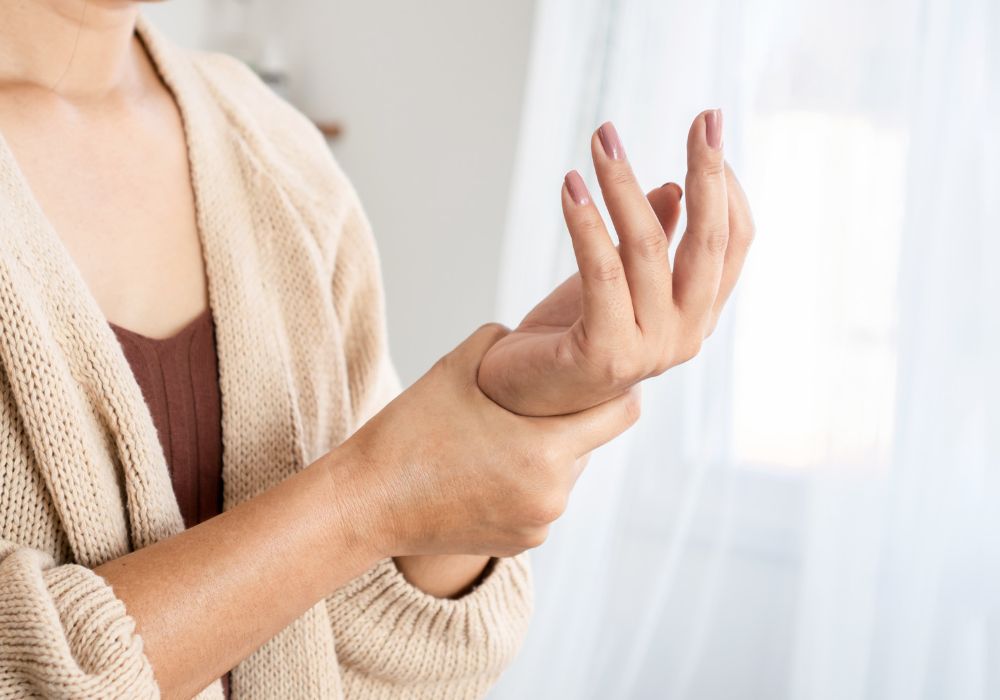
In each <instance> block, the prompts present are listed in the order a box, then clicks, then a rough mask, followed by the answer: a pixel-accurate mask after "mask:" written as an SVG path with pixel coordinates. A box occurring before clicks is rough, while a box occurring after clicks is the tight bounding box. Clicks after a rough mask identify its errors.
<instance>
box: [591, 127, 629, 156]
mask: <svg viewBox="0 0 1000 700" xmlns="http://www.w3.org/2000/svg"><path fill="white" fill-rule="evenodd" d="M597 135H598V137H599V138H600V139H601V145H602V146H604V152H605V153H607V154H608V158H611V159H612V160H622V159H623V158H624V157H625V149H624V148H622V140H621V139H620V138H618V130H617V129H615V125H614V124H612V123H611V122H604V123H603V124H601V128H599V129H598V130H597Z"/></svg>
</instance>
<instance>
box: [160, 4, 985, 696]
mask: <svg viewBox="0 0 1000 700" xmlns="http://www.w3.org/2000/svg"><path fill="white" fill-rule="evenodd" d="M147 14H148V16H149V17H150V18H151V19H152V20H153V21H154V23H155V24H157V25H159V26H160V27H161V28H163V29H164V30H165V31H166V32H167V33H168V34H169V35H171V36H173V37H174V38H175V40H177V41H178V42H180V43H184V44H188V45H191V46H198V47H205V48H212V49H219V50H225V51H229V52H231V53H234V54H235V55H237V56H239V57H240V58H242V59H244V60H246V61H247V62H248V63H250V64H251V65H252V66H253V67H254V68H255V69H256V70H258V72H259V73H261V75H262V76H263V77H265V78H266V79H267V80H268V81H269V82H270V83H271V84H272V86H273V87H274V88H275V89H276V90H277V91H279V92H280V93H282V94H283V95H285V96H286V97H288V99H290V100H291V101H292V102H293V103H294V104H296V105H297V106H298V107H299V108H300V109H302V110H303V111H304V112H305V113H306V114H307V115H309V116H310V117H311V118H313V120H314V121H316V122H317V124H318V125H319V126H320V127H321V128H323V129H324V131H326V132H327V133H328V134H329V135H330V136H331V139H330V146H331V148H332V149H333V152H334V154H335V156H336V157H337V159H338V160H339V162H340V164H341V165H342V167H343V168H344V169H345V170H346V172H347V173H348V175H349V176H350V177H351V178H352V180H353V182H354V183H355V186H356V187H357V189H358V190H359V192H360V194H361V197H362V200H363V202H364V203H365V205H366V209H367V211H368V214H369V217H370V218H371V220H372V223H373V226H374V229H375V234H376V238H377V239H378V243H379V247H380V250H381V254H382V258H383V267H384V274H385V279H386V293H387V302H388V315H389V327H390V337H391V344H392V349H393V354H394V357H395V361H396V364H397V366H398V368H399V370H400V374H401V375H402V378H403V380H404V382H409V381H412V380H413V379H415V378H416V377H417V376H419V374H420V373H421V372H422V371H423V370H424V369H425V368H426V367H428V366H429V365H430V364H431V363H432V362H433V361H434V360H435V359H436V358H437V357H439V356H440V355H441V354H443V353H444V352H446V351H447V350H448V349H450V348H451V347H452V346H453V345H454V344H455V343H457V342H458V341H459V340H460V339H461V338H463V337H465V336H466V335H467V334H468V333H469V332H470V331H471V329H473V328H474V327H475V326H477V325H479V324H480V323H482V322H484V321H486V320H491V319H498V320H501V321H503V322H505V323H507V324H509V325H513V324H516V323H517V321H518V320H519V318H520V317H521V316H522V315H523V314H524V313H525V312H526V311H527V310H528V309H529V308H530V307H531V306H532V305H533V304H534V303H535V302H536V301H538V300H539V299H541V298H542V297H543V296H544V295H545V294H546V293H547V292H548V291H549V290H550V289H551V288H552V287H553V286H554V285H555V284H556V283H557V282H559V281H560V280H561V279H563V278H564V277H565V276H566V275H568V274H569V273H570V272H572V270H573V258H572V250H571V247H570V242H569V238H568V235H567V234H566V233H565V230H564V227H563V224H562V221H561V212H560V207H559V188H560V185H561V181H562V176H563V174H564V173H565V171H566V170H568V169H570V168H578V169H580V171H581V173H583V174H584V176H585V178H586V179H587V181H588V185H589V186H591V187H592V189H593V190H595V191H596V183H595V181H594V178H593V172H592V167H591V166H590V164H589V162H588V160H589V137H590V133H591V132H592V130H593V129H594V128H596V127H597V126H598V125H599V124H600V123H601V122H602V121H604V120H605V119H612V120H614V121H615V123H616V125H617V126H618V129H619V131H620V132H621V134H622V137H623V140H624V142H625V147H626V150H627V152H628V153H629V156H630V158H631V160H632V163H633V166H634V168H635V169H636V171H637V173H638V175H639V177H640V179H641V181H642V182H643V183H645V185H646V186H647V188H652V187H655V186H658V185H660V184H662V183H663V182H666V181H667V180H675V181H678V182H682V183H683V177H684V162H685V161H684V143H685V136H686V133H687V129H688V125H689V123H690V121H691V119H692V118H693V117H694V115H695V114H697V113H698V112H699V111H700V110H702V109H704V108H707V107H721V108H722V109H723V112H724V114H725V141H726V153H727V157H728V159H729V160H730V162H731V163H732V164H733V166H734V167H735V169H736V171H737V173H738V174H739V175H740V177H741V180H742V181H743V184H744V187H745V189H746V190H747V193H748V195H749V197H750V201H751V204H752V206H753V208H754V213H755V217H756V221H757V228H758V238H757V242H756V243H755V245H754V249H753V251H752V252H751V257H750V260H749V262H748V266H747V269H746V272H745V274H744V278H743V280H742V281H741V283H740V287H739V290H738V293H737V295H736V296H735V298H734V299H733V301H732V302H731V303H730V306H729V308H728V309H727V311H726V313H725V314H724V315H723V319H722V322H721V323H720V326H719V328H718V330H717V331H716V333H715V334H714V335H713V337H712V338H711V339H710V341H709V342H708V343H706V346H705V349H704V350H703V352H702V354H701V355H700V356H699V357H698V358H696V359H695V360H694V361H692V362H690V363H687V364H685V365H683V366H682V367H679V368H676V369H674V370H671V371H670V372H669V373H667V375H665V376H663V377H661V378H659V379H657V380H654V381H652V382H649V383H648V384H647V386H646V387H645V391H644V412H643V417H642V419H641V421H640V423H639V425H638V426H637V427H636V428H635V429H634V430H632V431H631V432H630V433H629V434H627V435H626V436H625V437H624V438H622V439H620V440H618V441H616V442H614V443H612V444H611V445H609V446H607V447H606V448H604V449H602V450H601V451H600V452H599V453H598V454H597V455H595V457H594V459H593V460H592V461H591V464H590V466H589V468H588V470H587V472H586V474H585V475H584V476H583V477H582V478H581V480H580V481H579V483H578V486H577V489H576V491H575V492H574V495H573V499H572V501H571V503H570V507H569V510H568V512H567V514H566V515H565V516H564V518H563V519H561V520H560V521H559V522H558V523H557V524H556V526H555V527H554V528H553V530H552V535H551V537H550V539H549V541H548V542H547V543H546V544H545V545H543V546H542V547H541V548H539V549H538V550H536V551H535V552H534V553H533V562H534V565H535V576H536V588H537V602H536V616H535V619H534V621H533V623H532V627H531V630H530V632H529V636H528V640H527V643H526V645H525V648H524V650H523V651H522V653H521V655H520V656H519V658H518V659H517V661H516V662H515V664H514V666H513V667H512V668H511V669H510V670H509V672H508V673H507V674H506V675H505V676H504V678H503V679H502V680H501V683H500V685H499V686H498V687H497V688H496V690H495V691H494V692H493V694H492V695H491V697H492V698H495V699H497V700H513V699H515V698H517V699H520V698H570V699H575V698H587V699H590V698H595V699H596V698H694V699H696V700H716V699H718V700H722V699H730V698H808V699H820V700H826V699H830V700H834V699H836V700H851V699H855V698H857V699H862V698H865V699H868V698H871V699H879V700H883V699H886V700H897V699H898V700H912V699H920V698H923V699H934V700H938V699H941V700H944V699H948V700H951V699H969V700H986V699H987V698H997V697H1000V471H998V470H1000V310H998V302H1000V275H998V262H1000V134H998V128H997V124H998V123H1000V120H998V118H997V116H996V115H997V114H998V113H1000V4H998V3H997V2H996V1H995V0H839V1H838V2H830V1H829V0H823V1H820V0H705V1H704V2H697V3H692V2H682V1H681V0H509V1H508V2H505V3H482V2H457V1H453V0H442V1H439V2H434V3H407V2H402V1H400V0H396V1H389V0H369V1H368V2H364V3H361V2H354V3H349V2H339V1H330V0H324V1H323V2H320V1H319V0H286V2H283V3H280V4H279V3H264V2H260V1H257V2H254V1H252V0H246V1H245V2H237V1H236V0H200V1H199V0H172V1H171V2H169V3H162V4H158V5H151V6H150V7H149V8H148V9H147ZM681 226H682V227H683V220H682V222H681Z"/></svg>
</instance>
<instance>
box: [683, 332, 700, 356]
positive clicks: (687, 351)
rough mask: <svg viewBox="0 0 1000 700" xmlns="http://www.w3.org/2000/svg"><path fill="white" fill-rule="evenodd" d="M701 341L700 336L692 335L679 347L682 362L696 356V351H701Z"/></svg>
mask: <svg viewBox="0 0 1000 700" xmlns="http://www.w3.org/2000/svg"><path fill="white" fill-rule="evenodd" d="M701 341H702V338H701V337H699V336H693V337H692V338H691V340H689V341H687V343H685V344H684V347H683V348H682V349H681V357H682V358H683V361H684V362H688V361H689V360H693V359H694V358H695V357H697V356H698V353H700V352H701Z"/></svg>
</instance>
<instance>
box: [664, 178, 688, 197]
mask: <svg viewBox="0 0 1000 700" xmlns="http://www.w3.org/2000/svg"><path fill="white" fill-rule="evenodd" d="M660 187H669V188H670V189H672V190H674V191H676V192H677V199H680V198H681V197H683V196H684V190H682V189H681V186H680V185H678V184H677V183H676V182H665V183H664V184H662V185H660Z"/></svg>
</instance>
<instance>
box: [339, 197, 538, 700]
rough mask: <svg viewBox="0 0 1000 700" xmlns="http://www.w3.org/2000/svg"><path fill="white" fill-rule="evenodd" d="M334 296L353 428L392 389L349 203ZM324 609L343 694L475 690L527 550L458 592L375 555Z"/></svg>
mask: <svg viewBox="0 0 1000 700" xmlns="http://www.w3.org/2000/svg"><path fill="white" fill-rule="evenodd" d="M334 298H335V299H336V303H337V305H338V317H339V318H340V319H341V322H342V324H343V334H344V348H345V358H346V365H347V369H348V381H349V385H350V386H349V390H350V395H351V400H352V406H353V409H354V410H353V414H354V415H353V418H354V420H353V423H354V427H355V428H357V427H358V426H360V425H362V424H363V423H364V422H365V421H367V420H368V419H369V418H370V417H371V416H372V415H373V414H375V413H376V412H377V411H379V410H380V409H381V408H382V407H383V406H384V405H385V404H386V403H388V402H389V401H391V400H392V399H393V398H394V397H395V396H396V394H398V393H399V388H400V387H399V381H398V379H397V376H396V372H395V370H394V368H393V365H392V362H391V360H390V358H389V351H388V345H387V342H386V332H385V315H384V312H383V292H382V279H381V272H380V266H379V260H378V254H377V251H376V247H375V242H374V239H373V237H372V235H371V229H370V226H369V224H368V221H367V219H366V217H365V215H364V213H363V211H362V210H361V208H360V205H358V204H357V203H355V206H354V207H353V208H352V211H351V213H350V214H349V215H348V216H346V217H345V219H344V225H343V229H342V231H341V233H340V236H339V245H338V249H337V251H336V268H335V272H334ZM327 608H328V611H329V614H330V619H331V622H332V625H333V632H334V638H335V643H336V647H337V657H338V659H339V662H340V664H341V672H342V676H343V679H344V683H345V691H346V694H347V697H348V698H351V697H372V696H377V697H381V698H421V697H434V698H442V697H443V698H476V697H481V696H482V695H484V694H485V692H486V691H487V690H488V689H489V688H490V687H491V686H492V685H493V683H495V682H496V680H497V678H498V677H499V675H500V674H501V672H502V671H503V670H504V668H506V666H507V665H508V664H509V663H510V662H511V660H512V659H513V657H514V656H515V654H516V653H517V651H518V650H519V648H520V646H521V643H522V641H523V638H524V635H525V633H526V631H527V625H528V620H529V618H530V616H531V608H532V587H531V572H530V568H529V564H528V558H527V554H521V555H519V556H516V557H511V558H501V559H497V560H496V561H495V563H494V565H493V567H492V569H491V570H490V572H489V573H488V574H487V575H486V576H485V577H484V578H483V579H482V581H481V582H480V583H479V584H478V585H477V586H476V588H475V589H473V590H472V591H471V592H469V593H467V594H466V595H464V596H463V597H461V598H459V599H442V598H436V597H434V596H431V595H429V594H427V593H425V592H424V591H422V590H420V589H418V588H417V587H415V586H414V585H412V584H411V583H409V582H408V581H407V580H406V579H405V578H404V577H403V575H402V574H401V573H400V571H399V570H398V569H397V568H396V565H395V563H394V562H393V560H392V559H385V560H384V561H382V562H380V563H379V564H377V565H376V566H375V567H374V568H372V569H371V570H369V571H368V572H367V573H365V574H363V575H362V576H360V577H359V578H357V579H355V580H354V581H352V582H350V583H349V584H348V585H346V586H344V587H343V588H341V589H340V590H339V591H337V592H336V593H335V594H334V595H333V596H331V597H330V598H329V599H328V601H327Z"/></svg>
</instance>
